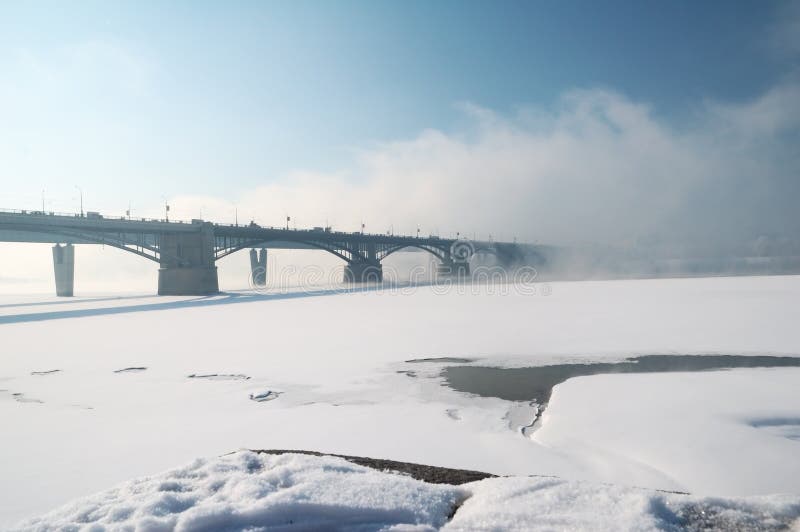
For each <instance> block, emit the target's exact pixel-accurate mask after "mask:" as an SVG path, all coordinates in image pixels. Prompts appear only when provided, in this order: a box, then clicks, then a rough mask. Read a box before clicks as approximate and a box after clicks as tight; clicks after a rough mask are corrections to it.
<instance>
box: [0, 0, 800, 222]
mask: <svg viewBox="0 0 800 532" xmlns="http://www.w3.org/2000/svg"><path fill="white" fill-rule="evenodd" d="M795 7H796V6H795ZM795 7H793V6H792V4H790V3H787V2H734V1H718V2H713V1H704V2H695V1H685V2H678V1H675V2H655V1H609V2H590V1H586V2H574V1H572V2H570V1H567V2H544V1H541V2H535V1H528V2H513V1H507V2H471V1H469V2H464V1H439V2H386V1H382V2H351V1H346V2H333V1H326V2H322V1H319V2H282V3H278V2H218V3H212V2H90V1H83V2H73V3H64V2H19V3H12V2H5V3H3V4H2V5H0V121H2V123H3V126H2V129H0V141H2V143H1V144H0V156H2V158H3V160H4V161H5V163H6V164H4V165H3V168H1V169H0V181H2V185H3V187H2V190H3V192H2V193H0V194H2V197H0V206H2V207H26V208H35V207H36V206H38V205H40V204H41V191H42V190H43V189H44V190H45V196H46V202H47V208H48V209H51V208H52V209H54V210H75V209H76V208H77V203H76V196H77V192H76V190H75V185H80V186H81V187H82V188H83V189H84V194H85V196H86V202H87V205H88V207H89V208H96V209H100V210H111V211H113V212H120V213H121V212H122V211H124V209H125V208H126V207H127V204H128V202H129V201H130V202H132V203H133V205H134V210H136V208H138V209H139V210H140V211H142V210H144V211H146V212H148V213H152V212H153V209H154V208H156V206H157V205H159V204H160V203H161V202H162V199H161V198H162V197H164V198H168V199H170V201H174V202H177V201H179V199H180V198H190V197H195V196H197V197H202V198H205V199H201V200H197V201H194V202H192V201H190V200H188V199H187V200H186V201H185V204H192V205H193V207H192V208H193V209H195V210H199V209H200V207H196V206H195V204H198V205H199V203H203V202H205V203H211V202H212V199H211V198H216V200H219V201H227V202H233V203H238V202H241V201H242V199H241V198H242V196H247V195H249V194H250V193H251V191H253V190H255V189H258V188H259V187H263V186H267V185H270V184H275V183H283V182H285V181H286V179H287V177H286V176H287V175H292V173H296V172H298V171H313V172H319V173H326V175H329V176H334V177H335V178H336V179H340V180H342V181H343V182H344V184H345V185H347V184H348V183H358V182H359V181H362V180H369V179H372V178H373V174H374V173H375V172H374V170H375V168H374V167H370V168H369V169H367V170H365V169H364V168H363V164H362V163H361V162H358V161H359V157H361V155H360V154H362V153H363V152H364V151H365V150H366V151H367V152H369V153H370V154H371V155H370V158H371V159H372V160H374V159H378V158H380V157H379V155H378V154H376V153H375V152H376V150H377V151H380V150H381V149H382V148H381V146H384V145H386V144H391V143H394V142H406V141H407V142H413V141H415V140H419V139H420V138H423V137H424V136H425V132H426V131H431V130H433V131H437V132H441V133H442V134H444V135H450V136H452V138H453V139H462V138H464V137H465V136H469V135H471V134H473V133H474V131H475V129H476V128H478V129H479V130H481V131H483V130H482V129H481V128H482V127H483V126H481V125H476V119H475V113H471V112H465V109H473V108H479V109H482V110H487V111H488V112H490V113H493V114H496V115H497V116H498V117H502V119H503V120H506V119H508V120H510V121H511V122H514V121H516V120H517V119H518V118H519V116H520V113H523V114H524V112H525V110H530V109H534V111H535V112H534V114H536V113H549V112H553V109H556V111H555V112H558V111H557V109H558V107H559V105H561V103H559V102H563V97H564V95H565V94H570V91H574V90H576V89H578V90H595V91H609V92H611V93H613V94H616V95H619V97H620V98H623V99H624V100H625V102H627V103H629V104H630V105H632V106H635V105H640V104H641V105H644V106H646V107H647V112H648V120H652V121H654V122H656V123H657V124H658V127H661V128H664V129H665V130H667V131H670V132H672V133H674V134H676V135H680V132H681V131H688V130H692V129H693V128H695V127H696V124H697V122H698V121H700V122H703V125H702V126H701V127H706V125H707V124H706V122H707V114H708V108H709V102H711V103H712V104H713V106H717V105H722V106H737V105H742V106H748V105H750V106H752V105H755V103H754V102H757V101H758V99H759V98H762V97H763V96H764V95H765V94H768V93H769V91H771V90H773V89H774V88H775V87H780V86H782V85H784V84H786V83H787V80H789V81H792V80H793V79H796V73H797V54H796V51H797V47H796V44H797V38H796V35H795V33H796V32H795V30H796V28H797V24H796V21H797V20H798V17H797V16H796V15H797V12H798V10H797V9H796V8H795ZM787 20H788V22H787ZM792 24H794V25H792ZM521 110H522V111H521ZM604 112H605V111H604ZM479 114H480V113H479ZM698 117H699V118H698ZM478 135H479V136H480V133H479V134H478ZM473 148H474V146H473ZM470 149H472V148H470ZM354 161H355V162H354ZM792 163H793V161H792ZM400 166H402V164H400ZM783 168H784V170H786V167H785V166H784V167H783ZM417 170H419V168H417ZM419 171H420V172H422V173H425V172H427V170H424V169H423V170H419ZM198 202H199V203H198ZM283 203H286V201H284V202H283ZM281 208H282V209H283V210H287V209H289V208H290V207H287V206H285V205H283V204H282V207H281ZM226 209H227V210H230V208H228V207H226ZM293 209H295V210H297V207H294V208H293ZM251 210H254V209H251ZM277 210H280V208H278V207H275V208H274V209H273V211H277ZM208 211H213V208H211V207H208V208H207V212H208ZM220 212H221V211H220ZM225 212H227V211H225ZM187 215H196V213H195V212H194V211H193V212H191V213H187ZM270 216H273V217H274V218H275V219H276V220H277V219H280V218H282V217H283V216H284V214H283V213H282V212H281V213H277V212H273V213H270ZM320 216H321V215H320ZM361 216H363V214H362V215H361ZM398 216H402V214H398ZM358 217H359V216H356V215H354V216H353V220H346V221H343V222H342V223H348V224H352V223H356V218H358ZM308 218H309V217H307V221H308V223H309V224H315V223H319V222H320V220H313V221H312V220H310V219H308ZM403 221H404V222H405V223H407V224H409V225H410V226H411V225H413V224H414V223H415V222H414V221H413V220H410V219H404V220H403ZM488 221H490V222H491V221H492V220H488ZM500 222H501V221H500V220H498V223H500ZM443 223H445V221H442V220H431V222H430V224H431V225H436V226H438V225H441V224H443Z"/></svg>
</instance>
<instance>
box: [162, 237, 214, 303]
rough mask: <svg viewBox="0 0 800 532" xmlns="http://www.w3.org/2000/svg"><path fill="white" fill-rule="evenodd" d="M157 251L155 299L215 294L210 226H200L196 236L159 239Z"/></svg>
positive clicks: (212, 242)
mask: <svg viewBox="0 0 800 532" xmlns="http://www.w3.org/2000/svg"><path fill="white" fill-rule="evenodd" d="M159 251H160V253H161V268H159V270H158V295H160V296H167V295H169V296H196V295H208V294H216V293H218V292H219V281H218V279H217V267H216V266H215V265H214V230H213V228H212V227H211V224H208V223H206V224H203V226H202V227H201V228H200V230H199V231H196V232H180V233H178V232H175V233H165V234H163V235H161V246H160V250H159Z"/></svg>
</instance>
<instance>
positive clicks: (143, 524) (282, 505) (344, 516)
mask: <svg viewBox="0 0 800 532" xmlns="http://www.w3.org/2000/svg"><path fill="white" fill-rule="evenodd" d="M462 499H463V495H462V491H461V490H459V489H457V488H453V487H451V486H440V485H434V484H426V483H424V482H420V481H417V480H414V479H411V478H409V477H405V476H400V475H389V474H386V473H382V472H379V471H375V470H372V469H369V468H366V467H362V466H358V465H355V464H351V463H350V462H347V461H346V460H344V459H341V458H334V457H327V456H323V457H313V456H306V455H300V454H284V455H278V456H272V455H266V454H256V453H252V452H249V451H243V452H239V453H235V454H232V455H228V456H223V457H221V458H217V459H214V460H208V461H206V460H196V461H195V462H194V463H192V464H191V465H189V466H187V467H183V468H180V469H175V470H172V471H169V472H167V473H165V474H162V475H158V476H153V477H145V478H142V479H138V480H133V481H130V482H127V483H125V484H122V485H121V486H119V487H117V488H114V489H112V490H109V491H107V492H104V493H99V494H97V495H93V496H90V497H86V498H84V499H81V500H78V501H76V502H74V503H72V504H68V505H67V506H64V507H62V508H60V509H58V510H56V511H54V512H52V513H49V514H47V515H45V516H43V517H40V518H38V519H33V520H30V521H28V522H26V523H23V524H21V525H20V526H19V529H20V530H40V531H45V530H79V529H83V528H84V527H86V528H87V529H91V530H104V529H106V528H109V529H114V530H124V529H131V530H133V529H135V530H172V529H174V530H176V531H181V530H194V531H197V530H214V531H219V530H231V531H233V530H245V529H259V530H261V529H267V530H270V529H284V528H285V527H288V526H289V525H291V529H292V530H345V529H346V530H379V529H385V530H430V529H431V528H438V527H441V526H442V525H443V524H444V523H445V522H446V520H447V517H448V515H449V514H450V513H451V512H452V510H453V508H455V506H456V505H457V504H458V503H459V502H460V501H461V500H462ZM400 525H407V526H400Z"/></svg>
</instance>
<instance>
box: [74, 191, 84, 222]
mask: <svg viewBox="0 0 800 532" xmlns="http://www.w3.org/2000/svg"><path fill="white" fill-rule="evenodd" d="M75 188H77V189H78V193H79V194H80V197H81V218H83V189H82V188H81V187H79V186H78V185H75Z"/></svg>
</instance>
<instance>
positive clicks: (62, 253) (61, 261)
mask: <svg viewBox="0 0 800 532" xmlns="http://www.w3.org/2000/svg"><path fill="white" fill-rule="evenodd" d="M53 272H54V273H55V277H56V295H57V296H59V297H72V292H73V287H74V286H75V248H74V247H72V244H66V245H64V246H61V245H60V244H56V245H55V246H53Z"/></svg>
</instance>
